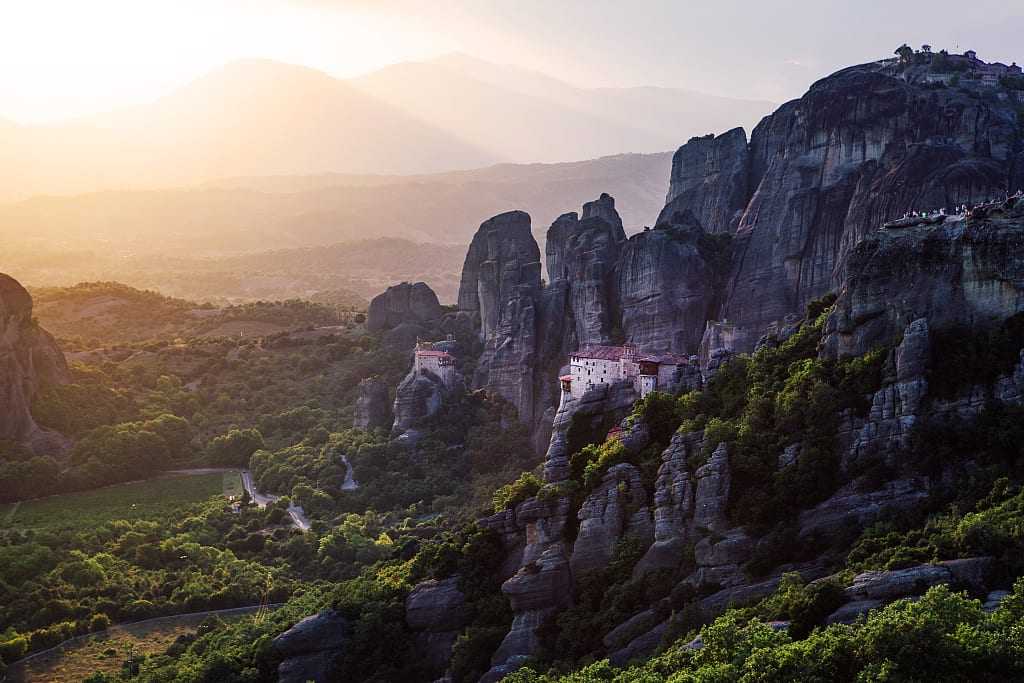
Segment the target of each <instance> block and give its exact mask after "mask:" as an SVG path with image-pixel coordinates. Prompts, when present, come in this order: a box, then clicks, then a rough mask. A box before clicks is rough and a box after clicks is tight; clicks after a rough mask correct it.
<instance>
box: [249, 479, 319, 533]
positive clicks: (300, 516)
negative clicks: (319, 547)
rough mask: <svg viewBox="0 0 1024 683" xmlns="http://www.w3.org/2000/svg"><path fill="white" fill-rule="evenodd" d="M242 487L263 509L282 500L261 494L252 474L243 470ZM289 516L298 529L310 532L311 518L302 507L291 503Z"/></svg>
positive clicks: (267, 494)
mask: <svg viewBox="0 0 1024 683" xmlns="http://www.w3.org/2000/svg"><path fill="white" fill-rule="evenodd" d="M242 485H243V486H244V487H245V490H246V491H248V492H249V496H250V497H251V498H252V499H253V502H255V503H256V504H257V505H258V506H260V507H261V508H265V507H267V504H268V503H273V502H274V501H275V500H277V499H278V498H280V496H274V495H271V494H269V493H260V492H259V491H257V490H256V484H255V483H254V482H253V479H252V472H250V471H249V470H242ZM288 516H289V517H291V518H292V522H293V523H294V524H295V526H296V527H298V528H299V529H301V530H302V531H309V529H310V526H311V523H310V521H309V517H306V512H305V510H303V509H302V507H301V506H299V505H296V504H295V503H290V504H289V505H288Z"/></svg>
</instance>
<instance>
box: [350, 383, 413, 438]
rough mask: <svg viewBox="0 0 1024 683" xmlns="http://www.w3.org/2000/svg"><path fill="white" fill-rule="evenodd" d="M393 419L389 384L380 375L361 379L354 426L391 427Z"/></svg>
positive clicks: (367, 427) (353, 419) (353, 418)
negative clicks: (389, 398)
mask: <svg viewBox="0 0 1024 683" xmlns="http://www.w3.org/2000/svg"><path fill="white" fill-rule="evenodd" d="M392 419H393V418H392V415H391V405H390V402H389V400H388V386H387V384H385V383H384V382H383V381H382V380H381V379H380V378H379V377H368V378H366V379H364V380H363V381H361V382H360V383H359V387H358V389H357V394H356V407H355V415H354V416H353V417H352V426H353V427H356V428H357V429H367V430H370V429H390V428H391V423H392ZM407 419H408V418H407Z"/></svg>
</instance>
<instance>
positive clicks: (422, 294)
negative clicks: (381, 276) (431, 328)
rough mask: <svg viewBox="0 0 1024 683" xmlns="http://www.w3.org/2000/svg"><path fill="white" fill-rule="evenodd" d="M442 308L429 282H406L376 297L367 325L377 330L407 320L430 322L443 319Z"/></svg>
mask: <svg viewBox="0 0 1024 683" xmlns="http://www.w3.org/2000/svg"><path fill="white" fill-rule="evenodd" d="M442 312H443V311H442V309H441V304H440V302H438V300H437V295H436V294H434V290H432V289H431V288H430V287H429V286H428V285H427V284H426V283H425V282H416V283H409V282H403V283H401V284H397V285H394V286H391V287H388V288H387V290H385V291H384V292H383V293H381V294H378V295H377V296H375V297H373V300H372V301H370V307H369V309H368V311H367V314H366V329H367V330H369V331H370V332H375V333H376V332H384V331H385V330H390V329H391V328H393V327H397V326H398V325H401V324H403V323H413V324H422V323H428V322H432V321H436V320H437V319H439V318H440V317H441V314H442Z"/></svg>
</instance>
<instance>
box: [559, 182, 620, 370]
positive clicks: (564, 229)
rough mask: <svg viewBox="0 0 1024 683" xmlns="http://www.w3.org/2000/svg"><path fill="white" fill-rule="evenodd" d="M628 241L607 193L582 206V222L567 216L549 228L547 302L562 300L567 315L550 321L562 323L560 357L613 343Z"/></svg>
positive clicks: (569, 215) (568, 214)
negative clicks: (618, 271) (622, 254)
mask: <svg viewBox="0 0 1024 683" xmlns="http://www.w3.org/2000/svg"><path fill="white" fill-rule="evenodd" d="M625 241H626V233H625V232H623V230H622V220H621V219H620V218H619V214H618V213H617V212H616V211H615V200H614V199H612V198H611V197H610V196H609V195H607V194H603V195H601V197H600V198H599V199H597V200H595V201H593V202H588V203H587V204H584V205H583V219H582V220H581V219H580V218H579V217H578V216H577V214H576V213H567V214H563V215H562V216H559V217H558V219H557V220H556V221H555V222H554V223H552V224H551V227H550V228H548V233H547V243H546V254H547V271H548V278H549V289H551V290H553V291H552V292H551V293H550V294H549V295H548V297H547V301H549V302H551V300H552V299H553V298H561V299H562V301H561V302H559V303H558V305H557V306H558V308H559V309H560V310H563V311H564V312H565V315H564V316H563V317H561V318H560V319H555V318H553V316H552V317H551V320H550V322H551V323H552V324H553V325H557V324H559V323H561V328H562V329H560V330H559V334H558V335H557V338H558V339H559V341H560V344H559V347H560V348H559V349H558V351H560V352H561V353H560V354H559V355H563V356H564V354H566V353H568V352H569V351H572V350H574V349H577V348H580V347H581V346H588V345H593V344H608V343H610V342H611V341H612V331H613V328H614V327H615V326H616V323H617V320H616V288H615V284H616V283H615V266H616V263H617V261H618V258H619V251H620V250H621V248H622V244H623V243H624V242H625ZM547 306H548V308H549V309H550V307H551V306H552V303H548V304H547Z"/></svg>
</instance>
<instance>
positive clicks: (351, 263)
mask: <svg viewBox="0 0 1024 683" xmlns="http://www.w3.org/2000/svg"><path fill="white" fill-rule="evenodd" d="M670 166H671V154H669V153H668V152H663V153H660V154H626V155H618V156H613V157H604V158H600V159H593V160H590V161H580V162H571V163H563V164H523V165H515V164H502V165H498V166H492V167H489V168H483V169H479V170H474V171H456V172H449V173H441V174H435V175H420V176H350V175H341V174H327V175H316V176H278V177H251V178H247V177H238V178H230V179H225V180H219V181H212V182H210V183H207V184H205V185H202V186H195V187H191V188H178V189H167V190H135V191H130V190H123V191H107V192H94V193H88V194H83V195H74V196H66V197H61V196H39V197H33V198H31V199H27V200H23V201H20V202H14V203H10V204H6V205H0V240H2V241H3V244H4V266H5V268H6V269H7V270H8V272H11V273H15V274H16V275H17V276H18V278H19V279H21V280H22V281H24V282H25V283H27V284H29V285H33V286H40V285H69V284H74V283H76V282H79V281H85V280H117V281H120V282H124V283H127V284H131V285H133V286H136V287H146V288H155V289H158V290H160V291H161V292H164V293H167V294H171V295H174V296H180V297H185V298H191V299H197V300H229V301H238V300H252V299H260V298H267V299H274V298H287V297H316V296H320V295H322V294H325V293H327V294H331V293H336V292H339V291H341V290H344V291H347V292H351V293H354V294H356V295H358V296H360V297H363V298H366V299H368V298H369V297H371V296H373V294H375V293H377V292H379V291H381V290H382V289H383V288H384V287H386V286H387V285H388V284H391V283H393V282H396V281H400V280H404V279H418V280H419V279H422V280H426V281H427V282H429V283H430V285H431V286H432V287H433V288H434V289H435V291H437V293H438V295H439V296H440V297H441V298H442V300H443V301H452V300H454V295H455V291H456V289H457V286H458V277H459V272H460V270H461V267H462V259H463V258H464V256H465V249H466V247H465V245H466V244H468V242H469V240H470V238H471V237H472V235H473V233H474V232H475V231H476V228H477V227H478V226H479V224H480V223H481V222H482V221H483V220H485V219H487V218H489V217H490V216H492V215H494V214H497V213H500V212H502V211H507V210H510V209H514V208H518V209H524V210H526V211H528V212H530V214H531V215H532V216H533V219H534V220H533V228H534V233H535V234H536V235H537V237H538V238H539V239H543V236H544V233H545V231H546V230H547V228H548V226H549V225H550V224H551V222H552V221H554V219H555V218H556V217H557V216H558V215H559V214H562V213H565V212H566V211H571V210H578V209H579V207H580V205H581V204H582V203H583V202H584V201H588V200H591V199H594V198H595V197H597V196H598V195H599V194H600V193H601V192H610V193H611V194H613V195H614V196H615V198H616V202H617V206H618V207H619V210H620V212H621V214H622V216H623V219H624V222H625V225H626V226H627V229H629V230H630V231H634V230H636V229H639V228H640V227H641V226H642V225H644V224H650V223H653V221H654V219H655V218H656V217H657V215H658V212H659V211H660V210H661V207H662V205H663V204H664V201H665V193H666V191H667V189H668V178H669V169H670ZM368 238H376V239H375V240H373V241H367V240H368ZM332 298H338V297H334V296H333V294H332ZM340 298H341V299H342V300H349V299H351V297H349V296H347V295H346V296H342V297H340Z"/></svg>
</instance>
